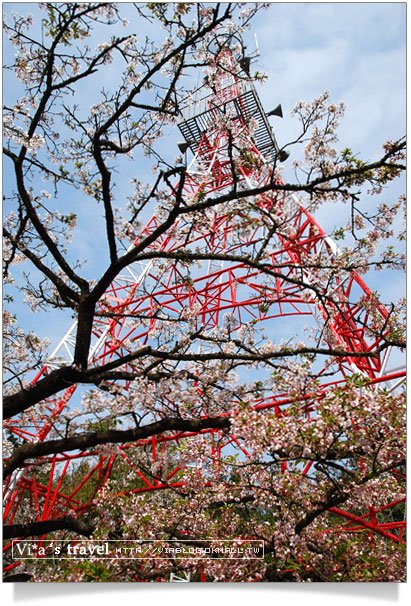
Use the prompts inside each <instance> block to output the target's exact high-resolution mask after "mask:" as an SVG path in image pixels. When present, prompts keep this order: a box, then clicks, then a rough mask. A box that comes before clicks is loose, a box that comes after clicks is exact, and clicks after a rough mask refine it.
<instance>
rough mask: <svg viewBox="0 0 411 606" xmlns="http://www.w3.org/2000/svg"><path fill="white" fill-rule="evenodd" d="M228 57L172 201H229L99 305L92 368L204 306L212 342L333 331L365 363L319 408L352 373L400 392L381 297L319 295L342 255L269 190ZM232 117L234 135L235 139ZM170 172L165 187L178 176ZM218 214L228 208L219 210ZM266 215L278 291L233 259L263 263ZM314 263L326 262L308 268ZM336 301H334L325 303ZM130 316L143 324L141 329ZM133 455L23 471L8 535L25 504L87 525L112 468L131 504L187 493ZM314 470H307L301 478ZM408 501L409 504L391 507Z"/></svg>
mask: <svg viewBox="0 0 411 606" xmlns="http://www.w3.org/2000/svg"><path fill="white" fill-rule="evenodd" d="M220 58H221V60H222V62H223V63H224V62H225V65H226V68H227V69H226V71H220V72H219V74H218V75H217V77H216V79H215V81H214V82H213V87H212V94H210V95H209V96H207V97H204V98H201V99H198V100H195V101H192V102H191V103H190V104H189V105H187V106H186V107H185V108H184V109H183V110H182V114H183V119H182V121H181V122H180V124H179V128H180V130H181V132H182V134H183V135H184V137H185V140H186V145H185V146H182V149H183V153H184V148H185V149H188V148H190V149H191V151H192V153H193V154H194V158H193V160H192V162H191V164H190V166H189V167H188V169H187V171H185V170H179V171H174V174H179V175H180V176H181V180H180V182H179V183H177V184H176V185H175V186H174V188H175V189H174V193H175V192H176V191H177V189H178V188H180V189H181V193H182V195H183V197H184V199H185V200H186V201H187V202H189V201H190V200H196V201H198V200H202V199H206V198H210V197H213V196H215V195H218V196H224V195H225V194H227V195H226V202H225V204H221V205H219V206H217V207H216V208H214V209H213V208H210V209H208V210H207V209H205V210H204V221H205V224H204V222H201V221H199V220H198V218H197V220H196V221H194V223H191V219H190V218H189V219H188V220H187V222H186V220H185V215H184V214H182V215H180V217H179V219H177V220H176V222H175V224H174V225H173V226H172V227H171V228H170V229H169V230H168V231H167V232H166V233H163V234H162V235H160V236H159V237H158V238H155V239H154V240H153V242H152V243H151V244H150V245H149V246H147V247H146V248H145V252H148V253H150V252H151V253H153V251H155V252H156V253H158V256H161V255H160V253H173V255H174V257H173V258H169V259H168V260H166V261H164V259H163V260H162V262H161V264H160V261H159V259H156V258H155V255H154V258H151V259H149V260H146V261H140V262H138V263H137V262H135V263H133V264H132V265H130V266H129V267H127V268H126V269H125V270H124V271H123V272H122V273H121V275H118V276H117V278H116V279H115V280H114V281H113V283H112V284H111V286H110V288H109V289H108V290H107V292H106V293H105V295H104V297H102V299H101V300H100V302H99V304H98V309H97V311H98V312H101V313H100V314H99V315H96V317H95V320H94V325H93V340H92V345H91V349H90V355H89V365H90V366H93V365H96V366H97V365H107V364H110V363H111V362H113V364H114V363H115V361H116V360H118V359H120V358H121V357H123V356H125V355H127V354H128V353H129V352H130V351H131V350H132V348H133V343H134V344H135V343H137V342H139V343H140V344H142V345H144V344H149V343H150V340H151V336H150V333H152V331H153V330H155V328H156V324H157V322H158V317H159V311H161V313H162V314H167V315H168V317H171V318H172V317H174V318H175V317H179V315H180V314H181V312H182V310H184V309H188V308H195V309H196V312H197V328H198V329H200V328H201V329H202V331H203V333H206V334H207V332H209V331H211V330H212V329H213V328H215V327H216V326H220V325H221V324H222V320H223V316H224V314H225V313H227V312H230V313H232V314H234V315H235V317H236V319H237V328H238V327H240V326H242V325H244V324H247V323H250V322H253V323H256V322H264V323H265V325H268V326H270V327H275V326H277V325H281V324H284V322H286V321H287V320H288V318H292V319H295V321H297V319H298V321H299V320H300V319H301V318H303V317H305V316H307V317H311V318H314V319H315V321H316V323H317V325H319V326H326V330H327V332H326V333H324V334H325V335H326V339H327V341H328V342H329V343H330V344H332V345H333V346H335V344H339V345H341V346H342V347H343V348H344V349H345V350H347V351H352V352H353V354H355V355H353V356H351V357H350V356H347V357H344V358H341V359H340V363H339V372H338V373H337V374H336V376H335V378H334V380H330V379H328V380H327V379H326V378H325V377H324V379H323V380H322V383H321V386H320V387H317V388H316V393H315V394H313V395H315V396H316V398H317V399H318V398H319V397H321V394H323V393H326V391H327V389H329V388H330V387H332V386H334V385H336V384H338V383H343V382H344V378H345V377H347V376H351V375H353V374H354V373H360V374H363V375H364V376H365V377H367V378H368V379H369V381H370V384H376V385H377V384H379V383H384V384H385V385H386V386H387V387H388V388H389V389H392V390H393V389H395V388H396V387H397V385H399V384H400V383H401V382H402V380H403V377H404V374H405V373H404V371H403V370H398V369H395V370H394V371H390V370H389V366H388V362H389V356H390V349H387V350H385V352H384V355H381V354H379V353H375V355H370V354H372V353H373V352H374V351H375V352H376V351H377V350H378V348H379V346H380V345H381V343H382V339H383V335H382V336H381V335H379V331H378V330H376V327H377V326H378V325H381V323H382V324H384V321H385V320H386V319H387V317H388V313H387V311H386V309H385V308H384V307H383V306H382V305H381V304H378V303H376V304H375V300H374V299H375V297H374V295H373V294H372V292H371V291H370V290H369V288H368V287H367V286H366V284H365V283H364V281H363V280H362V279H361V277H360V276H359V275H357V274H356V273H355V272H352V273H351V274H350V275H348V276H347V275H346V274H345V275H344V278H340V277H339V276H338V273H331V274H330V275H331V276H332V277H331V278H330V280H331V282H330V281H328V283H327V284H324V285H322V284H318V283H317V280H318V276H317V275H316V273H315V269H313V267H314V265H315V264H317V265H328V266H331V267H332V265H333V263H334V262H335V258H336V256H337V255H338V248H337V246H336V244H335V242H334V241H333V240H332V239H331V238H330V237H329V236H327V235H326V233H325V232H324V231H323V230H322V229H321V227H320V226H319V225H318V224H317V222H316V221H315V220H314V218H313V217H312V216H311V214H310V213H309V212H307V210H306V209H305V208H304V206H303V204H302V203H301V202H300V201H299V200H298V199H297V198H296V197H295V196H293V195H290V194H289V193H287V192H286V191H285V189H284V190H282V189H281V186H282V182H281V181H278V180H277V181H276V182H275V185H276V191H275V193H273V192H272V191H270V184H271V183H272V178H273V177H272V174H273V172H272V169H270V166H272V165H273V163H274V161H276V159H278V158H282V157H284V155H282V154H281V151H280V150H279V147H278V145H277V142H276V139H275V137H274V134H273V131H272V129H271V127H270V125H269V122H268V120H267V116H266V114H265V112H264V110H263V108H262V106H261V103H260V100H259V98H258V96H257V93H256V91H255V89H254V87H253V85H252V84H251V83H250V82H248V81H245V80H244V79H242V78H241V77H240V76H238V75H237V76H236V75H234V74H235V73H236V72H237V71H238V69H237V64H236V62H235V60H234V59H233V57H232V55H231V54H230V53H229V52H225V54H223V55H222V56H221V57H220ZM227 117H228V118H229V120H230V125H231V127H230V130H227V128H226V127H224V121H225V120H226V119H227ZM253 119H254V125H255V130H254V132H253V134H251V133H250V129H249V125H250V122H251V120H253ZM232 133H235V134H234V135H233V134H232ZM233 168H235V170H234V171H233ZM172 172H173V171H171V173H170V174H169V175H168V178H171V177H172ZM234 175H235V176H234ZM233 189H236V190H237V196H236V195H233V193H232V192H233ZM246 189H247V190H253V191H254V192H255V191H257V192H258V194H255V195H254V197H253V202H254V208H253V211H252V212H249V213H248V219H247V222H248V224H247V228H246V230H245V231H244V232H243V231H242V227H244V222H245V213H244V212H243V211H241V209H240V210H238V209H236V204H237V200H239V199H241V198H242V196H241V192H242V191H244V190H246ZM230 201H231V204H230ZM221 208H223V209H224V210H223V211H221V210H219V209H221ZM187 209H188V210H189V206H188V207H187ZM268 211H269V213H270V214H271V215H274V214H275V217H276V221H277V224H278V229H277V230H275V232H274V233H273V235H272V237H271V240H270V246H271V248H270V249H269V256H270V259H271V262H272V265H273V267H275V268H277V271H278V278H276V280H275V281H274V282H272V283H271V284H270V285H269V286H267V284H266V283H265V282H264V279H263V278H264V276H263V275H262V273H261V272H260V271H259V270H258V269H255V268H253V267H252V266H250V264H248V263H247V264H246V263H244V262H243V261H241V260H238V261H236V260H235V256H238V257H241V255H244V254H245V253H247V251H248V252H249V253H251V255H250V256H251V258H252V251H253V249H254V247H255V246H257V244H258V243H260V244H261V242H262V239H263V238H264V237H266V235H267V232H266V231H264V229H266V228H264V227H263V226H262V223H261V221H259V220H258V219H259V216H260V217H261V216H263V215H264V216H267V213H268ZM161 223H162V219H161V216H160V217H159V216H156V215H155V216H153V217H152V218H151V219H150V220H149V221H148V223H147V225H146V226H145V228H144V229H142V231H141V233H140V235H139V237H138V238H137V239H136V241H135V243H134V244H133V246H135V245H137V244H139V243H141V242H143V241H144V239H145V238H147V237H150V236H152V235H155V233H156V229H157V228H158V227H159V226H160V225H161ZM181 234H184V237H182V236H181ZM184 251H197V252H199V251H200V252H201V253H204V255H205V257H207V256H208V259H209V260H208V262H207V267H206V268H205V270H203V271H201V272H200V271H197V272H192V273H190V274H189V275H188V274H187V269H186V267H185V265H184V262H183V257H184ZM176 253H177V256H176ZM179 254H180V255H181V260H179V256H178V255H179ZM224 255H225V256H227V255H230V256H231V257H232V260H231V261H227V260H224V259H223V256H224ZM148 256H150V255H148ZM152 256H153V255H152ZM170 256H171V255H170ZM313 259H315V264H314V263H311V261H312V260H313ZM279 267H280V269H281V271H280V270H278V268H279ZM312 284H315V285H316V287H317V289H318V290H319V291H320V293H321V292H322V294H323V295H324V297H317V298H314V296H313V295H312V292H311V294H308V295H307V288H305V286H307V287H310V285H312ZM308 292H309V293H310V289H309V288H308ZM330 292H332V295H333V296H332V301H331V299H329V298H327V296H326V295H327V293H330ZM360 299H362V300H364V299H365V300H368V301H374V310H375V309H376V310H377V311H376V312H375V311H374V313H371V312H369V311H367V307H366V306H364V305H361V304H359V303H358V301H359V300H360ZM130 317H132V318H133V322H132V324H130V321H129V319H130ZM76 329H77V323H76V322H74V323H73V325H72V326H71V328H70V329H69V331H68V332H67V333H66V335H65V336H64V338H63V339H62V341H61V342H60V343H59V345H58V346H57V347H56V349H55V350H54V352H53V353H52V355H51V356H50V359H49V361H48V363H47V364H46V365H45V366H44V367H43V368H42V369H41V371H40V372H39V373H38V375H37V377H35V379H34V381H33V383H35V382H37V381H38V380H39V379H41V378H42V377H44V376H45V375H47V374H48V373H49V372H50V371H51V370H53V369H55V368H57V367H59V366H60V365H62V364H65V365H67V364H72V363H73V361H74V345H75V336H76ZM372 335H379V336H374V337H373V336H372ZM202 347H203V348H204V346H202ZM202 351H204V349H203V350H202ZM361 353H364V357H362V356H358V354H361ZM122 368H123V369H125V370H130V371H133V370H135V369H136V368H139V366H138V363H137V362H131V363H129V364H126V365H124V366H123V367H122ZM323 371H324V369H320V370H319V372H318V378H320V379H321V377H322V375H323V374H324V372H323ZM128 386H129V385H128V384H127V382H126V383H124V384H123V387H124V388H125V389H127V388H128ZM76 389H77V386H76V385H73V386H70V387H69V388H68V389H67V390H66V391H65V392H64V393H63V394H62V395H60V394H58V395H56V396H55V397H53V398H49V399H48V400H47V401H46V402H45V413H44V415H43V416H42V417H41V419H39V418H38V416H37V417H34V416H33V424H32V425H31V426H30V427H28V426H27V424H26V425H25V426H23V424H22V422H21V420H20V418H19V417H14V418H12V419H11V420H10V421H9V422H8V424H7V425H8V428H9V430H10V431H12V432H13V433H14V435H15V437H16V438H18V439H19V440H22V441H28V442H33V441H38V442H41V441H44V440H46V439H47V437H48V435H49V434H50V431H51V429H52V427H53V424H55V423H57V422H58V419H59V416H60V415H61V413H62V411H63V410H64V409H65V408H66V407H68V406H69V405H70V400H71V398H72V396H73V394H74V392H75V391H76ZM307 398H308V399H309V397H308V396H307ZM289 401H290V400H289V396H288V394H286V393H273V394H272V395H271V396H269V397H265V398H261V399H256V400H255V401H254V402H253V405H254V407H255V408H256V409H257V410H261V411H264V410H266V409H274V410H275V411H276V412H277V413H278V414H280V411H281V409H282V408H283V407H285V406H287V404H288V403H289ZM169 406H170V407H172V406H173V403H172V402H169ZM234 406H235V404H234V403H233V407H234ZM201 433H204V434H208V433H215V434H216V436H217V437H218V446H217V447H216V451H215V452H214V455H216V454H217V455H218V452H219V451H220V450H221V448H222V446H228V445H230V446H231V447H233V446H238V447H240V446H241V445H239V444H238V442H237V440H235V438H234V437H233V436H228V437H224V441H222V438H221V434H220V433H219V431H218V430H204V431H203V432H201ZM193 435H198V434H197V433H195V432H190V433H189V432H182V431H174V432H173V431H168V432H167V434H166V435H161V434H157V435H155V436H152V437H150V438H148V439H142V440H139V441H138V442H136V443H135V444H133V448H135V447H137V446H144V447H145V448H147V446H149V447H150V448H151V452H152V459H153V462H155V461H156V458H157V457H158V455H159V453H161V452H164V449H165V448H166V446H167V444H168V443H169V442H171V443H173V442H179V441H180V440H181V439H183V438H189V437H190V436H193ZM216 443H217V440H216ZM129 448H130V445H129V444H128V445H126V446H119V448H118V451H117V453H116V454H111V455H103V454H98V453H97V454H96V451H93V449H88V450H84V451H73V452H66V453H64V452H61V453H58V454H55V455H53V456H48V457H43V458H42V459H41V462H45V460H47V462H49V463H50V464H51V472H50V474H49V478H48V480H47V481H46V482H45V481H44V479H43V480H42V481H40V479H39V477H38V474H37V472H36V466H35V465H33V466H28V467H25V468H24V469H22V470H20V471H17V472H14V473H13V474H12V475H11V476H10V478H9V479H8V481H7V484H6V489H5V511H4V520H5V524H13V523H14V522H15V521H16V520H18V519H19V515H18V514H19V510H20V508H21V507H22V504H24V507H25V508H26V509H27V507H28V505H29V507H30V508H31V509H32V512H33V516H32V517H33V519H37V520H38V521H41V520H50V519H55V518H59V517H61V516H63V515H65V514H67V513H71V514H73V515H76V516H77V515H81V513H82V512H83V511H85V510H86V509H87V508H88V507H89V506H90V505H91V504H92V503H93V501H94V499H95V497H96V494H97V492H98V490H99V489H100V488H101V486H104V484H105V483H106V481H107V479H108V478H109V476H110V472H111V469H112V467H113V462H114V460H115V457H122V458H123V459H124V461H126V462H127V463H129V464H130V467H131V468H132V469H134V471H135V474H136V480H138V482H137V483H138V487H137V488H133V489H132V490H129V491H128V492H135V493H142V492H150V491H158V490H164V489H168V488H170V487H175V488H176V487H181V486H182V482H181V481H179V479H178V471H179V470H180V466H179V465H177V466H176V468H175V469H174V470H173V471H172V472H171V473H169V475H168V476H167V478H165V479H163V480H161V479H160V478H154V479H153V478H152V477H151V476H147V475H145V474H143V473H142V472H141V471H140V470H138V469H137V468H135V467H134V466H133V463H132V461H131V460H130V457H129V456H128V450H129ZM83 459H86V460H89V461H91V462H92V464H91V466H89V468H88V471H87V474H86V475H85V476H84V477H82V478H81V480H79V481H78V483H77V485H76V486H75V488H74V489H73V487H71V489H70V491H69V492H67V491H65V489H64V485H65V484H64V480H65V477H66V476H67V475H68V474H69V473H70V469H71V465H73V464H76V463H78V462H79V461H81V460H83ZM309 467H310V465H308V466H307V467H306V469H305V470H304V471H303V473H304V474H305V473H307V472H308V469H309ZM39 469H41V466H39ZM96 480H98V481H96ZM89 485H90V486H92V488H90V490H89V491H88V493H87V491H86V490H85V488H87V486H89ZM85 493H87V497H86V498H85V497H84V494H85ZM80 494H81V495H82V496H81V498H80V496H79V495H80ZM402 501H403V499H402V498H399V499H398V500H396V501H395V502H393V503H387V504H386V505H385V506H384V507H383V508H382V509H387V508H390V507H393V506H395V505H397V504H398V503H399V502H402ZM332 511H333V512H334V513H335V514H338V515H340V516H341V517H342V518H345V519H346V520H348V522H347V524H346V526H344V527H343V528H347V527H348V528H350V529H352V530H353V531H356V530H360V531H361V530H364V529H367V530H368V531H370V532H372V533H376V534H379V535H382V536H384V537H386V538H388V539H390V540H392V541H395V542H397V543H399V542H403V539H402V535H403V533H404V529H405V523H404V522H391V523H381V524H380V523H378V520H377V515H378V511H379V510H377V511H376V510H375V509H374V507H373V505H372V503H370V508H369V511H367V512H364V514H363V515H362V516H359V515H354V514H352V513H350V512H347V511H343V510H341V509H338V508H333V509H332ZM26 517H27V516H26ZM347 525H348V526H347ZM17 564H18V562H16V564H13V565H12V566H9V567H8V568H13V567H14V565H17Z"/></svg>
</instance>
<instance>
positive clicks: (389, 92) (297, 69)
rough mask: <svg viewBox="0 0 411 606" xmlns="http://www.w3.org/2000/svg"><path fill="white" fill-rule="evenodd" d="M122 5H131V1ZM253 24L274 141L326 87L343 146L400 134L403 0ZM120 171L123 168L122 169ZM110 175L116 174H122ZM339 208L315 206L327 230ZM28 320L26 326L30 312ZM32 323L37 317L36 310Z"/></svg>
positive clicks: (89, 214)
mask: <svg viewBox="0 0 411 606" xmlns="http://www.w3.org/2000/svg"><path fill="white" fill-rule="evenodd" d="M125 4H127V3H125ZM3 8H4V10H5V11H6V12H11V11H16V12H18V13H21V14H24V13H25V12H32V13H33V14H35V15H36V14H38V9H37V6H36V5H35V4H32V3H17V2H15V3H4V4H3ZM123 8H124V10H125V11H126V12H127V13H130V7H129V6H124V7H123ZM130 27H131V26H130ZM127 29H129V28H127ZM126 31H127V30H124V33H125V32H126ZM252 32H256V34H257V36H258V41H259V47H260V56H259V58H258V60H257V61H256V62H255V63H253V67H252V68H253V69H254V70H259V71H263V72H265V73H266V74H267V76H268V77H267V81H266V83H265V84H264V85H262V86H257V89H258V93H259V95H260V98H261V101H262V103H263V106H264V108H265V110H266V111H268V110H270V109H272V108H273V107H275V106H276V105H277V103H279V102H281V103H282V106H283V112H284V119H283V120H280V119H278V118H272V119H271V123H272V124H273V126H274V128H275V131H276V136H277V139H278V141H279V144H280V146H281V145H283V144H284V143H286V142H287V141H289V140H292V139H293V138H294V137H295V134H296V133H297V130H296V128H297V121H296V119H292V118H291V117H290V111H291V109H292V108H293V106H294V104H295V103H296V101H298V100H308V101H311V100H312V99H314V98H315V97H317V96H318V95H320V94H321V93H322V92H323V91H324V90H325V89H328V90H329V91H330V93H331V98H332V100H334V101H339V100H342V101H344V103H345V104H346V106H347V110H346V116H345V118H344V120H343V122H342V124H341V129H340V141H341V148H344V147H347V146H348V147H351V148H352V149H353V151H354V152H356V153H357V152H360V153H361V157H362V158H363V159H364V160H372V159H376V158H377V157H378V154H379V151H380V149H381V145H382V143H384V142H385V141H386V140H387V139H396V138H399V137H400V136H401V135H403V134H404V132H405V56H406V55H405V42H406V40H405V32H406V4H405V3H388V2H385V3H377V2H372V3H330V2H326V3H304V2H302V3H293V2H289V3H271V5H270V7H269V8H268V10H264V11H262V12H261V13H260V14H259V15H258V16H257V18H256V19H255V21H254V25H253V30H252ZM139 33H140V35H141V32H139ZM159 33H160V32H159ZM246 39H247V45H248V50H249V51H253V50H254V38H253V33H246ZM13 52H14V51H13ZM5 55H6V57H7V49H6V52H5ZM113 75H114V74H113ZM4 83H5V96H6V97H8V96H9V94H10V92H13V91H14V90H15V89H14V85H13V84H12V83H11V81H10V80H9V76H8V75H7V74H6V75H5V77H4ZM93 90H94V84H92V85H91V86H90V85H89V86H88V87H83V88H82V91H81V92H82V99H83V102H84V103H85V106H86V109H88V108H89V106H90V105H91V104H92V103H93V101H94V100H93V95H92V93H93ZM179 139H181V135H180V134H179V133H178V131H177V129H176V131H175V132H169V133H168V134H167V138H166V139H165V145H166V147H167V150H169V149H172V150H173V151H172V153H173V154H174V153H175V154H176V155H177V153H178V152H177V148H176V145H175V143H176V141H177V140H179ZM174 148H175V151H174ZM300 152H301V150H300ZM296 153H299V152H298V151H297V150H296V151H292V157H293V155H294V154H296ZM292 157H291V158H290V160H291V159H292ZM290 160H289V161H288V164H287V163H286V164H285V178H289V179H290V180H291V181H294V175H293V171H292V170H291V163H290ZM124 169H125V171H126V173H127V174H126V181H127V183H128V182H129V179H130V178H131V177H132V176H133V175H136V173H137V171H140V172H141V165H139V166H138V168H137V167H136V166H135V165H133V163H130V162H127V164H126V165H124ZM144 172H145V176H146V178H147V180H148V181H153V180H154V179H155V177H154V176H153V175H152V174H151V172H150V171H149V170H148V166H146V168H145V169H144ZM124 176H125V172H123V173H122V175H121V177H122V178H124ZM116 181H117V182H120V181H121V179H120V176H118V177H116ZM122 191H126V187H125V188H124V190H120V189H119V194H120V196H119V197H120V198H121V193H122ZM400 191H401V187H400V186H399V185H398V186H396V187H394V188H393V190H392V193H390V192H387V194H386V195H387V200H390V199H391V198H392V196H394V197H396V196H397V194H398V193H400ZM125 195H126V194H125ZM125 195H124V198H125ZM120 203H121V201H120V199H119V200H118V204H119V205H120ZM82 212H83V213H85V214H84V218H85V219H86V222H85V224H84V225H83V227H82V231H81V237H79V238H77V239H76V240H75V243H76V244H77V246H78V253H79V256H80V257H81V258H83V259H84V258H87V259H88V263H87V265H86V269H87V268H89V269H88V271H89V272H90V277H91V275H92V274H93V272H94V270H96V269H98V266H99V263H100V262H101V251H100V250H99V241H100V238H99V236H102V237H103V235H104V229H103V224H102V222H99V220H98V218H97V217H96V214H95V210H94V208H91V207H89V206H87V205H84V204H82ZM345 212H346V210H345V209H338V212H336V209H335V207H333V208H332V209H331V211H330V209H329V208H324V209H322V210H321V211H320V212H319V222H320V224H321V225H322V227H324V228H325V229H326V230H327V231H331V230H332V229H333V228H334V227H335V225H336V223H339V224H341V223H342V224H344V222H346V221H347V220H348V215H347V217H346V218H344V217H343V214H344V213H345ZM90 225H92V226H93V230H92V232H90ZM105 253H106V251H104V254H105ZM370 279H371V284H370V286H371V287H372V288H377V285H378V287H379V290H380V291H381V287H382V290H385V291H386V292H383V293H382V294H383V296H386V295H387V293H389V294H390V295H393V298H394V297H395V296H397V295H399V293H400V292H401V290H402V287H403V282H404V279H403V276H401V275H399V274H395V275H394V274H393V275H392V276H391V277H390V279H389V280H384V281H382V280H381V274H379V275H378V276H377V282H374V280H373V278H372V277H370ZM387 289H388V290H387ZM30 316H31V314H30ZM26 320H27V325H31V326H32V321H33V318H32V317H27V318H26ZM38 324H39V325H41V324H42V322H41V321H40V317H39V321H38ZM67 327H68V326H67ZM47 333H48V335H49V336H50V338H51V339H52V341H53V342H55V341H56V340H59V338H60V337H61V336H62V334H64V327H62V325H61V321H60V320H57V321H56V324H55V325H53V323H49V324H48V327H47ZM50 333H51V334H50Z"/></svg>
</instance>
